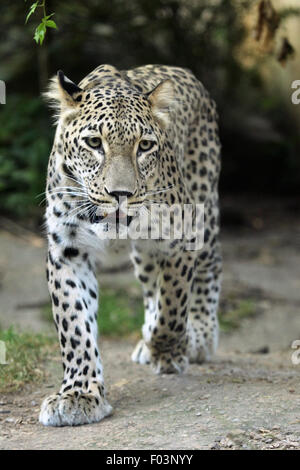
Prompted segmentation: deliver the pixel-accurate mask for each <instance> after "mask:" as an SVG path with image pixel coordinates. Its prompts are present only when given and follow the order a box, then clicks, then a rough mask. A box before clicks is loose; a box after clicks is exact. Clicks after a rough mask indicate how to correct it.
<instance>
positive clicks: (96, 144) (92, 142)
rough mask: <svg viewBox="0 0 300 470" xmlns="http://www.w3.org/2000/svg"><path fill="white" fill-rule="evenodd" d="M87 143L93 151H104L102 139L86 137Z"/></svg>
mask: <svg viewBox="0 0 300 470" xmlns="http://www.w3.org/2000/svg"><path fill="white" fill-rule="evenodd" d="M85 141H86V143H87V144H88V146H89V147H91V148H92V149H102V140H101V139H100V137H86V138H85Z"/></svg>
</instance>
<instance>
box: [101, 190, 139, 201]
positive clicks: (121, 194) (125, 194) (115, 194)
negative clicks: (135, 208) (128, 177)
mask: <svg viewBox="0 0 300 470" xmlns="http://www.w3.org/2000/svg"><path fill="white" fill-rule="evenodd" d="M107 192H108V191H107ZM108 194H109V195H110V196H113V197H114V198H115V199H117V200H119V199H121V198H122V197H131V196H132V195H133V193H131V192H130V191H112V192H108Z"/></svg>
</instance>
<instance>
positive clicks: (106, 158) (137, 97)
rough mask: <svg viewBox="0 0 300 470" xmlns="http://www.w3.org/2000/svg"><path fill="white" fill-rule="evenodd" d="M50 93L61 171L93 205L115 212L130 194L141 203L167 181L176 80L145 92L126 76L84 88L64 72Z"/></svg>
mask: <svg viewBox="0 0 300 470" xmlns="http://www.w3.org/2000/svg"><path fill="white" fill-rule="evenodd" d="M85 83H86V82H85ZM47 98H50V99H51V100H54V101H55V103H56V106H57V105H58V106H57V108H58V128H57V135H56V154H57V155H56V170H57V171H58V172H60V174H61V175H63V177H64V178H65V179H66V180H68V184H69V185H74V186H76V185H78V186H79V188H80V190H81V191H84V193H85V194H86V197H87V199H88V200H89V201H90V202H91V203H92V204H94V205H96V206H98V207H99V208H101V209H103V211H104V212H106V211H108V212H110V211H113V210H115V209H116V207H117V205H118V199H119V197H121V196H126V198H127V204H128V208H130V207H132V208H133V207H135V208H138V207H139V206H142V205H143V204H144V203H145V202H147V200H153V192H154V191H155V189H159V188H160V187H162V188H163V187H164V186H165V185H166V176H165V171H164V168H163V165H164V162H163V161H162V160H163V159H162V158H161V156H162V153H163V152H162V149H163V148H164V146H166V145H167V138H166V137H167V130H168V127H169V125H170V108H171V107H172V104H173V102H174V90H173V84H172V82H171V80H165V81H163V82H161V83H160V84H158V86H156V87H155V88H154V89H153V90H151V91H150V92H149V93H146V94H145V93H141V92H140V91H138V89H136V88H135V87H134V86H132V85H131V84H130V83H128V82H126V81H124V80H121V79H111V80H104V81H103V83H102V82H101V80H99V81H97V80H96V82H95V81H94V82H92V83H91V84H88V85H86V86H84V87H81V86H80V84H79V85H76V84H75V83H73V82H72V81H70V80H69V79H68V78H66V77H65V75H64V74H63V72H61V71H59V72H58V74H57V77H55V78H54V79H52V84H51V86H50V90H49V92H48V93H47ZM165 164H167V162H165ZM154 185H155V187H154ZM150 194H151V197H150V196H149V195H150Z"/></svg>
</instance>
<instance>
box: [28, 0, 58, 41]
mask: <svg viewBox="0 0 300 470" xmlns="http://www.w3.org/2000/svg"><path fill="white" fill-rule="evenodd" d="M26 1H27V0H25V2H26ZM37 8H42V10H43V17H42V19H41V22H40V24H39V25H38V26H37V27H36V29H35V32H34V36H33V39H34V40H35V42H36V43H37V44H38V43H40V46H41V45H42V44H43V42H44V39H45V35H46V31H47V28H54V29H57V25H56V23H55V21H53V20H50V18H51V17H52V16H53V15H54V13H51V15H46V0H42V1H37V2H35V3H33V4H32V5H31V7H30V9H29V12H28V14H27V16H26V20H25V23H27V21H28V20H29V18H30V17H31V16H32V15H33V14H34V12H35V11H36V9H37Z"/></svg>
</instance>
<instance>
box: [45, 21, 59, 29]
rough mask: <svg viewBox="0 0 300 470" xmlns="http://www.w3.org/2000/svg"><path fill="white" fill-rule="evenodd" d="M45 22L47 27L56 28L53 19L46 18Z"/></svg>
mask: <svg viewBox="0 0 300 470" xmlns="http://www.w3.org/2000/svg"><path fill="white" fill-rule="evenodd" d="M45 24H46V26H48V28H55V29H57V25H56V23H55V21H53V20H48V21H46V23H45Z"/></svg>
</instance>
